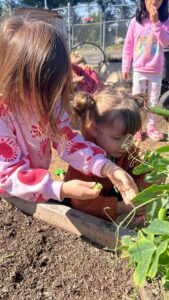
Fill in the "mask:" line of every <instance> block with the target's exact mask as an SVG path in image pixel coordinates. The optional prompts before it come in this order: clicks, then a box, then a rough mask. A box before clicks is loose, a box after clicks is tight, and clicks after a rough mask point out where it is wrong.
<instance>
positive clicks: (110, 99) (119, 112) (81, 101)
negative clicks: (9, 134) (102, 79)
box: [72, 89, 142, 136]
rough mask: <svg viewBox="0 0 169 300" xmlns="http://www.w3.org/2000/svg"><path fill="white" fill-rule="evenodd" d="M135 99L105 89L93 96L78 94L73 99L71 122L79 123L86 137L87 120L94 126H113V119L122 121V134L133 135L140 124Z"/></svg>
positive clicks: (122, 93) (123, 93)
mask: <svg viewBox="0 0 169 300" xmlns="http://www.w3.org/2000/svg"><path fill="white" fill-rule="evenodd" d="M134 99H135V97H133V96H131V95H129V94H126V93H125V92H116V91H113V90H109V89H105V90H102V91H101V92H98V93H97V94H95V95H94V96H91V95H89V94H87V93H79V94H76V95H75V96H74V99H73V103H72V105H73V109H74V113H73V121H75V123H76V124H77V122H78V121H80V125H81V131H82V133H83V134H84V136H85V135H86V126H87V123H88V121H89V120H91V119H92V120H94V122H95V123H96V124H100V125H101V124H107V125H108V126H113V122H114V121H115V119H117V118H120V119H122V120H123V121H124V125H125V129H124V134H131V135H134V134H135V133H136V132H137V131H138V130H140V128H141V125H142V122H141V115H140V112H139V107H138V105H137V103H136V102H135V101H134Z"/></svg>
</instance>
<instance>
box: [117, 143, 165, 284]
mask: <svg viewBox="0 0 169 300" xmlns="http://www.w3.org/2000/svg"><path fill="white" fill-rule="evenodd" d="M168 153H169V145H166V146H163V147H160V148H158V149H157V150H156V151H155V152H151V151H149V150H148V151H147V152H146V153H145V155H144V158H143V162H142V163H141V164H140V165H139V166H137V167H136V168H135V169H134V174H137V175H139V174H142V173H146V175H145V180H146V181H147V182H150V183H151V182H152V185H151V186H150V187H148V188H146V189H144V190H143V191H141V192H140V193H139V194H137V195H136V196H135V197H134V199H133V200H132V203H133V204H134V205H136V206H137V208H139V207H142V206H143V205H146V206H147V207H146V210H147V211H146V220H147V225H148V227H146V228H142V229H141V230H139V231H138V233H137V234H136V236H135V237H131V236H125V237H123V238H122V241H121V244H122V246H121V247H120V249H122V250H123V257H129V259H130V263H133V264H134V265H135V272H134V281H135V283H136V285H139V286H141V285H142V284H143V283H144V281H145V279H146V278H150V279H153V278H154V277H155V276H157V275H158V276H160V278H161V280H162V283H163V285H164V287H165V288H166V289H169V221H168V220H169V217H168V215H167V213H168V210H169V156H168ZM153 182H158V183H156V184H153ZM130 214H131V213H130Z"/></svg>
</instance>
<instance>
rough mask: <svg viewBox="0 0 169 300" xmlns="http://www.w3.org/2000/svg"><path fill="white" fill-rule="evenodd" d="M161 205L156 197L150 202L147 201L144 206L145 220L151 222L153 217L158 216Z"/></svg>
mask: <svg viewBox="0 0 169 300" xmlns="http://www.w3.org/2000/svg"><path fill="white" fill-rule="evenodd" d="M161 207H162V203H161V200H160V199H158V198H157V199H156V200H154V201H153V202H151V203H148V204H147V206H146V220H147V222H152V220H153V219H155V218H157V217H158V212H159V210H160V208H161Z"/></svg>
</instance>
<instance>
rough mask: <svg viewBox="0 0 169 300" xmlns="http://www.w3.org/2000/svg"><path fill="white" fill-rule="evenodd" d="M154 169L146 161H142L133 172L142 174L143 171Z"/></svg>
mask: <svg viewBox="0 0 169 300" xmlns="http://www.w3.org/2000/svg"><path fill="white" fill-rule="evenodd" d="M152 169H153V168H152V167H151V166H150V165H147V164H145V163H141V164H140V165H138V166H136V167H135V168H134V169H133V174H135V175H140V174H142V173H147V172H150V171H152Z"/></svg>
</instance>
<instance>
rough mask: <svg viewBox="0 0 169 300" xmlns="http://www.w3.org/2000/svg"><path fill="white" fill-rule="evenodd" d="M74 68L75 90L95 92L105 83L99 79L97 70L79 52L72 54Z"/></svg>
mask: <svg viewBox="0 0 169 300" xmlns="http://www.w3.org/2000/svg"><path fill="white" fill-rule="evenodd" d="M70 59H71V62H72V70H73V82H74V83H75V90H76V91H82V92H87V93H90V94H94V93H95V92H96V91H98V90H101V89H102V88H103V83H102V82H101V80H100V79H99V76H98V74H97V73H96V71H95V70H94V69H93V68H92V67H91V66H90V65H88V64H86V61H85V59H84V58H83V57H82V56H81V55H80V54H79V53H77V52H73V53H71V54H70Z"/></svg>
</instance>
